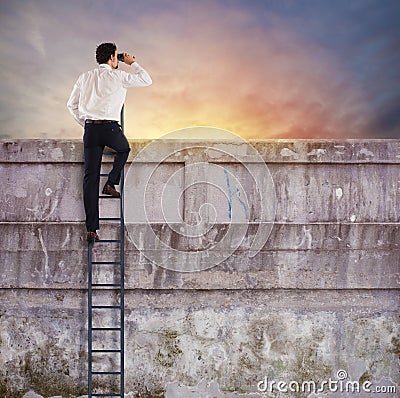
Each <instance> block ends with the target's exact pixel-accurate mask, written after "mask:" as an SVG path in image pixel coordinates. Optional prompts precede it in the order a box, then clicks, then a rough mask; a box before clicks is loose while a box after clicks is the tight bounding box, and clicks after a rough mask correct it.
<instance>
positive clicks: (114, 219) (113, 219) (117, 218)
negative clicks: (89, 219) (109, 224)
mask: <svg viewBox="0 0 400 398" xmlns="http://www.w3.org/2000/svg"><path fill="white" fill-rule="evenodd" d="M99 220H103V221H121V217H100V218H99Z"/></svg>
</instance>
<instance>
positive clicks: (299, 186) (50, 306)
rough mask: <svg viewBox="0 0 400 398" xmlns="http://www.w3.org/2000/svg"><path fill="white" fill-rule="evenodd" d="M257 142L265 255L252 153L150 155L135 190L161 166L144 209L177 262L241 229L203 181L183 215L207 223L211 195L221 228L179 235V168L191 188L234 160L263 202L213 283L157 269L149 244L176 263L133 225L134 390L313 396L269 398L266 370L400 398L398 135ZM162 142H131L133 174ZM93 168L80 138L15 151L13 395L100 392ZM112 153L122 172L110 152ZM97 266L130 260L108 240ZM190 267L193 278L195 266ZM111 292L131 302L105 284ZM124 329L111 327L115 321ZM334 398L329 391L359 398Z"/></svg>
mask: <svg viewBox="0 0 400 398" xmlns="http://www.w3.org/2000/svg"><path fill="white" fill-rule="evenodd" d="M251 144H252V145H253V146H254V147H255V148H256V149H257V150H258V152H259V153H260V154H261V157H262V159H263V161H264V162H265V163H266V164H267V166H268V169H269V171H270V174H271V176H272V179H273V181H274V189H275V195H276V206H275V213H276V214H275V217H274V218H275V220H274V221H275V222H274V225H273V227H272V231H271V235H270V236H269V238H268V239H265V242H264V244H263V247H262V249H261V250H260V251H259V252H258V253H257V254H255V253H251V250H250V248H251V240H252V237H254V235H255V230H256V228H257V221H259V218H260V206H259V204H258V203H256V200H255V199H254V197H253V196H252V195H253V194H254V192H253V191H254V189H253V188H251V186H248V185H246V181H247V180H248V178H247V177H246V172H245V168H244V165H245V164H246V163H247V162H248V164H253V166H252V167H253V168H254V170H256V174H257V167H259V166H258V165H257V162H256V161H255V160H254V158H253V157H252V156H250V154H249V153H247V152H246V151H247V149H246V146H240V145H239V146H238V144H237V143H233V142H232V143H229V142H223V143H221V142H206V143H203V145H206V146H208V149H207V150H204V148H195V147H193V146H191V145H190V142H183V141H182V142H181V141H179V142H177V141H173V142H172V141H171V142H168V141H166V142H164V143H163V146H164V148H165V152H166V153H173V154H174V155H173V157H169V158H167V159H166V160H165V162H163V163H162V164H160V165H158V160H157V159H156V156H154V158H153V157H152V156H153V155H154V154H152V153H147V154H146V156H147V158H144V159H141V162H138V163H137V164H136V165H135V167H136V169H135V172H136V174H135V175H136V176H137V181H136V180H135V181H136V182H134V184H132V185H135V184H136V185H137V186H140V185H141V184H142V182H143V181H141V176H143V175H144V176H146V175H147V174H146V173H147V172H146V170H145V169H146V168H148V167H154V168H155V169H156V170H157V173H158V174H155V177H154V178H155V179H156V180H155V181H153V183H152V184H150V185H149V188H148V189H149V195H148V197H147V199H146V200H147V201H148V207H149V217H150V226H151V228H152V230H153V231H155V232H154V234H155V236H156V237H157V238H158V239H160V240H161V241H162V242H164V243H165V244H167V245H169V246H170V247H172V248H173V249H175V250H176V251H178V252H179V253H182V252H187V253H191V252H196V251H199V250H202V249H207V250H208V247H209V246H207V245H209V244H210V241H212V240H213V239H214V240H215V239H217V237H218V236H219V235H218V234H222V233H223V232H224V231H225V229H226V228H227V224H229V221H230V220H229V217H228V215H230V213H229V211H230V210H229V209H231V210H232V207H229V206H231V203H230V202H229V201H226V200H224V199H223V198H221V196H219V194H218V193H217V191H213V190H210V189H209V187H208V188H207V187H203V188H202V187H195V188H193V187H190V188H189V189H187V190H186V191H185V192H184V194H183V200H182V201H180V202H179V203H178V204H176V206H175V207H176V209H177V210H176V209H175V210H176V213H174V216H176V217H178V216H179V214H181V215H183V217H184V219H185V220H189V221H193V220H192V219H191V217H192V215H193V214H196V213H198V211H199V206H200V205H201V203H203V202H205V201H211V202H213V204H214V207H215V209H216V213H217V218H216V224H215V225H214V227H213V229H212V230H211V232H208V234H205V235H204V236H202V238H200V239H198V238H196V239H190V238H188V237H182V236H179V233H178V232H177V231H173V230H172V229H171V228H169V227H168V225H167V223H166V221H165V219H164V218H163V217H164V216H165V215H164V214H163V212H162V211H161V210H160V209H159V208H157V204H158V198H159V197H160V196H162V195H161V193H162V192H163V191H162V189H163V187H164V186H165V184H166V183H167V182H168V179H169V177H170V176H171V175H173V173H178V174H177V175H178V178H177V180H176V181H178V182H176V181H175V183H176V184H178V185H179V184H181V183H182V184H183V185H184V183H183V181H187V180H188V179H190V175H187V174H188V173H189V172H190V168H187V165H189V164H193V163H194V162H196V161H200V160H201V161H202V162H209V163H213V164H221V165H223V167H224V170H229V172H230V173H232V175H235V176H237V177H238V180H240V181H244V182H245V183H244V185H245V186H247V187H248V189H249V190H250V191H251V192H250V193H249V192H248V194H249V197H250V198H252V200H253V202H254V203H253V204H254V206H253V207H252V208H251V211H250V214H249V217H250V220H249V222H248V223H247V224H248V230H247V232H246V236H245V238H244V239H242V240H241V241H240V242H239V244H238V245H236V246H235V244H236V242H233V240H234V239H232V240H231V241H229V242H228V243H227V246H226V248H227V250H231V249H232V248H233V247H234V248H235V250H232V251H233V253H232V254H231V255H229V256H228V258H227V259H225V260H224V261H222V263H221V264H219V265H217V266H212V265H213V264H210V269H207V270H204V271H200V272H176V271H172V270H171V268H174V264H173V263H174V261H178V260H177V259H178V257H174V256H170V257H168V262H169V264H168V265H170V266H171V268H170V269H166V268H168V267H166V268H165V267H164V268H162V267H160V266H158V265H155V264H152V263H151V262H150V261H149V260H148V259H147V258H146V256H145V255H144V254H143V250H138V249H143V248H146V247H151V248H152V250H154V251H158V252H159V253H160V256H161V257H162V256H163V255H164V254H165V252H164V251H163V250H165V249H164V248H163V247H160V246H158V245H157V242H156V241H155V238H154V236H150V235H149V234H146V233H145V230H143V225H142V224H141V223H139V222H138V223H137V224H133V225H130V227H129V228H130V232H129V234H128V233H127V234H126V275H125V282H126V296H125V300H126V323H125V325H126V391H132V392H133V394H132V396H137V397H139V396H140V397H156V396H164V395H165V396H166V397H167V398H171V397H173V398H179V397H185V398H190V397H202V398H204V397H207V396H216V397H261V396H271V397H273V396H282V397H283V396H286V397H297V396H299V397H300V396H307V394H304V393H296V392H290V393H282V392H281V393H279V392H277V391H276V390H274V391H273V392H272V393H268V395H265V394H266V393H265V394H262V393H261V392H259V391H258V389H257V384H258V382H259V381H260V380H264V378H265V377H268V379H269V380H272V379H273V380H276V381H279V380H282V381H286V382H289V381H291V380H293V381H298V382H302V381H305V380H308V381H315V382H321V381H322V380H328V378H330V377H332V378H334V377H335V376H336V374H337V371H339V370H340V369H343V370H346V372H347V373H348V379H347V380H352V381H360V382H363V381H367V380H369V381H371V383H372V384H373V386H374V387H376V386H379V385H380V386H394V387H396V388H397V393H395V392H392V393H391V394H384V395H383V394H378V393H375V394H374V393H368V394H366V395H365V396H369V397H370V396H374V395H376V396H386V397H387V396H390V397H395V396H398V395H396V394H399V391H400V376H399V372H398V367H399V355H400V336H399V300H398V298H399V281H400V247H399V244H400V141H399V140H366V141H352V140H345V141H331V140H323V141H322V140H321V141H318V140H315V141H302V140H290V141H289V140H274V141H269V140H266V141H255V142H251ZM146 145H147V142H144V141H134V142H131V146H132V152H131V154H130V159H129V162H128V164H127V167H126V171H127V172H128V170H129V167H131V165H132V162H133V163H134V162H135V159H136V156H137V154H138V153H139V151H140V150H141V149H142V148H144V147H145V146H146ZM188 146H191V149H190V153H189V151H188V150H187V149H185V148H187V147H188ZM213 148H217V149H218V148H224V151H225V152H228V153H238V152H239V153H240V154H241V156H242V158H241V159H244V161H243V164H241V163H238V161H236V160H235V159H233V158H232V157H231V156H227V155H224V154H221V153H218V155H216V152H213ZM82 159H83V148H82V144H81V142H80V141H56V140H47V141H44V140H12V141H11V140H3V141H1V149H0V162H1V163H0V167H1V169H0V181H1V183H2V184H1V185H2V190H1V193H0V195H1V205H0V206H1V207H0V215H1V223H0V228H1V231H0V250H1V260H2V261H1V262H2V265H1V273H0V295H1V307H0V320H1V325H0V347H1V354H0V396H1V397H3V396H4V397H19V396H22V395H23V394H24V393H25V392H26V391H28V390H31V389H32V390H34V391H36V392H37V393H39V394H41V395H43V396H46V397H47V396H55V395H62V396H63V397H67V396H78V395H82V394H84V393H85V391H86V382H87V381H86V372H87V370H86V369H87V367H86V361H87V354H86V339H87V333H86V322H87V319H86V318H87V316H86V306H87V301H86V298H87V296H86V270H87V245H86V242H85V240H84V239H85V228H84V222H83V219H84V212H83V205H82V193H81V181H82V176H83V164H82ZM104 160H105V165H104V170H107V168H109V167H110V162H111V160H112V159H111V158H110V157H105V159H104ZM141 170H144V171H143V173H142V172H141ZM186 170H188V171H186ZM179 173H180V174H179ZM135 178H136V177H135ZM180 188H182V187H179V186H178V187H177V189H180ZM127 189H128V186H127ZM191 189H192V190H191ZM252 190H253V191H252ZM250 201H251V200H250ZM228 202H229V203H228ZM113 206H114V207H113ZM129 206H135V204H132V203H129V202H127V203H126V207H129ZM101 214H102V215H103V216H112V215H116V214H117V208H116V207H115V204H113V203H111V202H110V201H103V203H102V205H101ZM176 217H175V218H176ZM208 217H209V214H208V213H207V215H206V219H207V221H209V219H208ZM174 221H175V222H177V221H178V220H174ZM213 231H216V232H215V234H214V235H213V234H212V233H213ZM221 231H222V232H221ZM117 232H118V231H117V228H116V227H115V225H113V224H112V223H110V222H108V223H103V225H102V226H101V229H100V231H99V234H100V235H101V238H104V239H107V238H115V237H117ZM132 234H133V235H135V234H136V236H139V235H140V234H142V235H141V243H140V245H136V246H135V245H134V244H133V242H132V239H131V236H133V235H132ZM233 238H235V236H234V237H233ZM137 246H141V247H137ZM210 250H212V249H210ZM209 253H210V255H211V254H213V253H212V252H211V251H210V252H209ZM217 254H218V253H217ZM253 254H255V256H252V255H253ZM165 255H166V254H165ZM94 256H95V259H97V260H104V259H108V260H112V259H113V258H117V256H118V251H117V248H116V247H112V248H111V249H110V246H105V244H96V245H95V248H94ZM179 261H182V260H181V259H180V260H179ZM183 261H184V262H185V261H187V264H184V266H183V268H184V269H185V270H190V269H191V267H192V266H193V264H191V263H190V262H191V261H192V260H191V257H190V255H189V254H187V259H185V260H183ZM194 268H196V267H194ZM110 274H112V270H111V269H104V270H103V271H102V272H98V274H97V275H96V277H98V278H99V280H105V278H106V277H107V276H109V275H110ZM98 299H99V300H101V301H103V302H111V301H113V300H115V299H116V298H115V297H114V294H113V293H112V292H110V291H104V292H102V293H101V295H99V297H98ZM112 321H113V319H111V317H109V318H102V319H101V320H100V322H101V323H102V324H103V325H105V324H106V323H107V324H109V322H112ZM112 360H113V359H112V358H111V359H110V360H109V363H112ZM374 387H373V388H374ZM332 394H333V393H331V395H326V396H347V395H346V394H344V393H337V395H332ZM349 396H352V395H351V394H350V395H349ZM359 396H364V395H361V394H360V395H359Z"/></svg>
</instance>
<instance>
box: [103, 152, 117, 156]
mask: <svg viewBox="0 0 400 398" xmlns="http://www.w3.org/2000/svg"><path fill="white" fill-rule="evenodd" d="M116 153H117V152H111V151H104V152H103V155H116Z"/></svg>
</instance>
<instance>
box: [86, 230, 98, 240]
mask: <svg viewBox="0 0 400 398" xmlns="http://www.w3.org/2000/svg"><path fill="white" fill-rule="evenodd" d="M86 240H87V241H88V242H89V243H93V242H97V241H98V240H100V238H99V235H97V234H96V232H92V231H88V233H87V234H86Z"/></svg>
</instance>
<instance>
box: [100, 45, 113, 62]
mask: <svg viewBox="0 0 400 398" xmlns="http://www.w3.org/2000/svg"><path fill="white" fill-rule="evenodd" d="M116 50H117V46H116V45H115V43H101V44H99V45H98V46H97V48H96V61H97V62H98V63H99V64H105V63H107V61H108V60H109V59H110V58H111V55H114V53H115V51H116Z"/></svg>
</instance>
